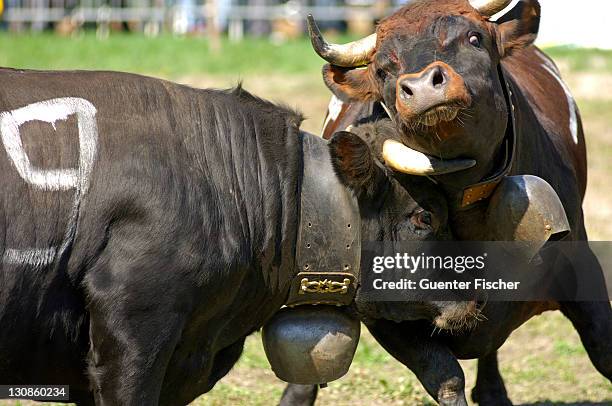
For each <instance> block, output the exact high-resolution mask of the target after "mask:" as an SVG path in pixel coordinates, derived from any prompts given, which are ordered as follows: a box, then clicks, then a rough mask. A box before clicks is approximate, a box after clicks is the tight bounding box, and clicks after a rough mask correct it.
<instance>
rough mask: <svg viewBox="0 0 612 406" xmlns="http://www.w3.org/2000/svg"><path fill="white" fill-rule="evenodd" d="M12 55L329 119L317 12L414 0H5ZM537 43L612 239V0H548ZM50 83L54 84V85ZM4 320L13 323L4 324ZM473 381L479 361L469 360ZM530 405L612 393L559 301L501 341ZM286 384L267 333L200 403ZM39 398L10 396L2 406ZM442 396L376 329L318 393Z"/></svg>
mask: <svg viewBox="0 0 612 406" xmlns="http://www.w3.org/2000/svg"><path fill="white" fill-rule="evenodd" d="M0 3H2V8H3V12H2V15H1V16H0V66H3V67H12V68H29V69H95V70H119V71H128V72H134V73H140V74H146V75H150V76H156V77H161V78H165V79H170V80H173V81H177V82H181V83H184V84H188V85H191V86H195V87H217V88H227V87H232V86H235V85H236V84H237V83H238V81H240V80H242V81H243V83H244V86H245V88H247V89H248V90H250V91H251V92H253V93H255V94H257V95H259V96H262V97H265V98H269V99H272V100H275V101H279V102H283V103H286V104H289V105H291V106H293V107H296V108H298V109H300V110H302V111H303V112H304V113H305V115H306V117H307V120H306V121H305V123H304V125H303V128H304V129H306V130H308V131H311V132H314V133H319V131H320V129H321V124H322V123H323V117H324V115H325V111H326V108H327V104H328V101H329V97H330V93H329V91H328V90H327V89H326V87H325V86H324V85H323V81H322V80H321V76H320V69H321V66H322V65H323V61H322V60H321V59H319V58H318V56H317V55H315V53H314V52H313V51H312V50H311V48H310V43H309V41H308V39H307V38H305V36H304V29H305V26H304V19H305V16H306V14H307V13H312V14H314V16H315V17H316V19H317V20H318V21H319V22H320V26H321V28H322V29H323V30H324V31H325V32H326V35H327V36H328V37H329V38H330V39H332V40H334V41H337V42H342V41H348V40H350V39H355V38H357V37H359V36H363V35H366V34H370V33H371V32H372V31H373V29H374V26H375V24H376V21H377V20H379V19H380V18H381V17H384V16H385V15H388V14H389V13H391V12H392V11H393V10H394V9H395V8H397V7H399V6H401V3H402V1H401V0H289V1H279V0H0ZM540 3H541V4H542V25H541V30H540V36H539V39H538V45H540V46H541V47H543V48H544V50H545V51H546V52H547V53H548V54H549V55H551V56H552V57H553V58H554V60H555V62H556V63H557V64H558V66H559V67H560V69H561V71H562V72H563V77H564V79H565V80H566V82H567V83H568V85H569V87H570V89H572V92H573V94H574V96H575V97H576V99H577V102H578V105H579V107H580V110H581V114H582V118H583V121H584V125H585V132H586V137H587V146H588V152H589V186H588V191H587V198H586V201H585V204H584V208H585V213H586V221H587V227H588V231H589V235H590V238H591V239H592V240H607V241H610V240H612V223H611V222H610V219H612V187H611V186H610V184H611V182H610V175H611V174H612V24H610V23H609V22H608V20H609V18H610V15H612V2H609V1H603V0H581V1H580V2H576V1H570V0H540ZM43 85H44V84H41V86H43ZM0 328H1V326H0ZM463 366H464V369H465V371H466V375H467V380H468V388H471V386H472V385H473V382H474V379H475V370H476V365H475V361H464V362H463ZM500 367H501V370H502V374H503V376H504V378H505V380H506V384H507V388H508V392H509V394H510V398H511V399H512V400H513V401H514V403H515V404H517V405H519V404H522V405H540V406H543V405H574V406H578V405H607V406H610V405H612V385H611V384H610V383H609V382H608V381H606V380H605V379H604V378H603V377H601V376H600V375H599V374H598V373H597V372H596V371H595V369H594V368H593V367H592V365H591V363H590V362H589V360H588V357H587V355H586V353H585V352H584V349H583V348H582V345H581V344H580V340H579V338H578V336H577V334H576V333H575V331H574V330H573V328H572V326H571V324H570V323H569V322H568V321H567V320H565V319H564V318H563V317H562V316H561V315H560V314H559V313H548V314H546V315H543V316H541V317H536V318H535V319H532V320H531V321H530V322H528V323H527V324H526V325H525V326H523V327H522V328H520V329H519V330H517V331H516V332H515V333H514V334H513V335H512V337H511V338H510V339H509V341H508V342H507V343H506V344H505V345H504V346H503V347H502V349H501V351H500ZM283 388H284V384H283V383H282V382H280V381H279V380H278V379H276V378H275V377H274V374H273V373H272V371H271V370H270V367H269V365H268V362H267V360H266V357H265V355H264V353H263V350H262V348H261V339H260V336H259V335H258V334H254V335H253V336H252V337H249V339H248V340H247V345H246V348H245V353H244V355H243V357H242V359H241V360H240V362H239V363H238V364H237V365H236V367H235V368H234V369H233V370H232V372H230V374H229V375H228V376H226V377H225V378H224V379H223V380H221V381H220V382H219V383H218V384H217V386H216V387H215V388H214V389H213V390H212V391H211V392H210V393H209V394H207V395H205V396H203V397H201V398H200V399H198V400H197V401H195V402H194V404H195V405H198V406H199V405H219V406H221V405H223V406H225V405H272V404H276V403H277V402H278V399H279V398H280V395H281V392H282V389H283ZM30 404H32V405H33V404H34V403H32V402H25V401H22V402H8V401H1V400H0V406H9V405H10V406H16V405H30ZM423 404H433V402H432V401H431V400H430V399H429V397H428V395H427V394H426V393H425V391H424V390H423V389H422V387H421V385H420V384H419V383H418V381H417V380H416V378H415V377H414V375H413V374H412V373H411V372H410V371H408V370H407V369H406V368H405V367H403V366H402V365H401V364H399V363H398V362H396V361H395V360H393V358H392V357H390V356H389V355H388V354H386V353H385V351H384V350H382V349H381V348H380V346H378V344H376V342H375V341H374V340H373V339H372V338H371V336H370V335H369V334H367V332H364V333H363V336H362V339H361V343H360V345H359V349H358V352H357V355H356V358H355V362H354V364H353V366H352V367H351V370H350V372H349V374H348V375H347V376H346V377H344V378H343V379H341V380H339V381H337V382H333V383H331V384H330V386H329V387H328V388H327V389H324V390H321V391H320V396H319V402H318V405H423Z"/></svg>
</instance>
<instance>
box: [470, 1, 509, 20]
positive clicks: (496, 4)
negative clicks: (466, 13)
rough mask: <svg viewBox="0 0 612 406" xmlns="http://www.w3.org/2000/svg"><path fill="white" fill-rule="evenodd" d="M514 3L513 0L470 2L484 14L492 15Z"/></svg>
mask: <svg viewBox="0 0 612 406" xmlns="http://www.w3.org/2000/svg"><path fill="white" fill-rule="evenodd" d="M510 3H512V0H470V4H471V5H472V7H474V8H475V9H476V10H478V12H479V13H480V14H482V15H484V16H487V17H491V16H493V15H495V14H497V13H499V12H500V11H502V10H503V9H505V8H506V7H508V4H510Z"/></svg>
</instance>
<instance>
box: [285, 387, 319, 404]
mask: <svg viewBox="0 0 612 406" xmlns="http://www.w3.org/2000/svg"><path fill="white" fill-rule="evenodd" d="M318 391H319V387H318V386H317V385H298V384H295V383H290V384H288V385H287V387H286V388H285V390H284V391H283V397H282V398H281V400H280V404H279V406H312V405H314V403H315V400H317V392H318Z"/></svg>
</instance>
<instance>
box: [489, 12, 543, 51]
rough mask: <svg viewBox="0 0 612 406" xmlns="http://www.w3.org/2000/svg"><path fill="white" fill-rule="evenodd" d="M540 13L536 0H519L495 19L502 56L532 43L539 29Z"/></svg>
mask: <svg viewBox="0 0 612 406" xmlns="http://www.w3.org/2000/svg"><path fill="white" fill-rule="evenodd" d="M540 13H541V8H540V3H538V1H537V0H521V1H519V2H518V3H516V5H515V6H514V8H513V9H511V10H510V11H508V12H507V13H506V14H505V15H503V16H502V17H500V18H499V20H497V24H498V32H499V37H500V39H499V47H500V54H501V55H502V56H505V55H509V54H511V53H512V51H513V50H516V49H522V48H526V47H528V46H529V45H531V44H533V43H534V41H535V40H536V38H537V36H538V31H539V29H540Z"/></svg>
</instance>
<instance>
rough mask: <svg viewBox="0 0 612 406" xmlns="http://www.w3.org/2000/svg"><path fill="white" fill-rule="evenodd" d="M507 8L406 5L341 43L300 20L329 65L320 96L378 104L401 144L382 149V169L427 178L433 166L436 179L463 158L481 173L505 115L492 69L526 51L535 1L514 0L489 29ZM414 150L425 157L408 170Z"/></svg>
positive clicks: (460, 3)
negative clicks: (371, 30)
mask: <svg viewBox="0 0 612 406" xmlns="http://www.w3.org/2000/svg"><path fill="white" fill-rule="evenodd" d="M510 2H511V0H489V1H486V0H480V1H476V0H471V1H468V0H415V1H413V2H411V3H409V4H408V5H406V6H405V7H403V8H402V9H400V10H398V11H397V12H396V13H394V14H393V15H391V16H390V17H388V18H386V19H384V20H382V21H381V22H380V24H379V25H378V27H377V32H376V34H373V35H371V36H369V37H367V38H365V39H362V40H360V41H356V42H354V43H351V44H346V45H334V44H329V43H327V42H326V41H325V40H324V39H323V38H322V36H321V34H320V32H319V31H318V29H317V28H316V25H315V24H314V21H313V20H312V18H309V28H310V32H311V39H312V43H313V46H314V48H315V50H316V51H317V52H318V53H319V55H321V56H322V57H323V58H324V59H326V60H327V61H329V62H330V64H327V65H325V66H324V68H323V75H324V80H325V83H326V84H327V86H328V87H329V89H330V90H331V91H332V92H333V93H334V94H335V95H336V96H337V97H339V98H340V99H342V100H344V101H351V100H355V101H379V102H382V103H383V104H384V106H385V107H386V109H387V112H388V114H389V115H390V116H391V118H392V119H393V120H394V121H395V123H396V127H397V130H398V133H399V134H400V135H401V141H402V143H403V144H404V145H403V146H398V145H388V146H387V147H389V148H386V149H387V151H386V152H385V160H386V162H387V164H389V165H390V166H391V167H393V168H394V169H396V170H399V171H402V172H407V173H411V174H414V175H424V174H434V175H435V174H438V173H436V172H435V171H433V173H432V166H433V167H435V164H436V162H438V163H439V159H440V158H442V159H444V162H446V165H445V171H446V172H445V173H448V172H453V171H462V170H464V169H466V159H472V160H475V161H476V163H477V167H478V169H480V170H479V171H477V172H478V173H483V172H487V171H488V170H489V169H491V168H488V166H492V165H493V163H492V157H494V156H495V153H496V151H497V149H498V148H499V145H500V144H501V141H502V139H503V137H504V134H505V129H506V126H507V115H508V109H507V105H506V100H505V96H504V90H503V86H504V85H503V83H502V81H501V78H500V76H499V69H498V67H499V64H500V61H501V59H502V58H504V57H505V56H507V55H509V54H511V53H512V52H513V51H515V50H517V49H520V48H523V47H527V46H529V45H530V44H532V43H533V41H534V40H535V38H536V35H537V31H538V27H539V19H540V6H539V4H538V2H537V1H536V0H522V1H520V2H519V3H518V4H517V6H516V7H515V9H514V10H512V11H511V12H509V13H507V14H506V15H505V16H504V18H502V19H500V20H498V21H496V22H492V21H490V17H491V16H492V15H493V14H495V13H498V12H499V11H501V10H502V9H504V8H505V7H506V6H508V5H509V3H510ZM406 146H408V147H409V148H406ZM414 150H417V151H420V152H425V153H427V154H429V158H430V159H429V162H424V165H425V166H424V167H414V162H415V161H414V157H413V156H412V155H411V154H413V153H414ZM436 158H437V159H436ZM456 158H463V159H462V160H461V161H459V162H456V161H453V159H456ZM432 162H433V165H432ZM468 167H469V166H468ZM427 171H429V172H427Z"/></svg>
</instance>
